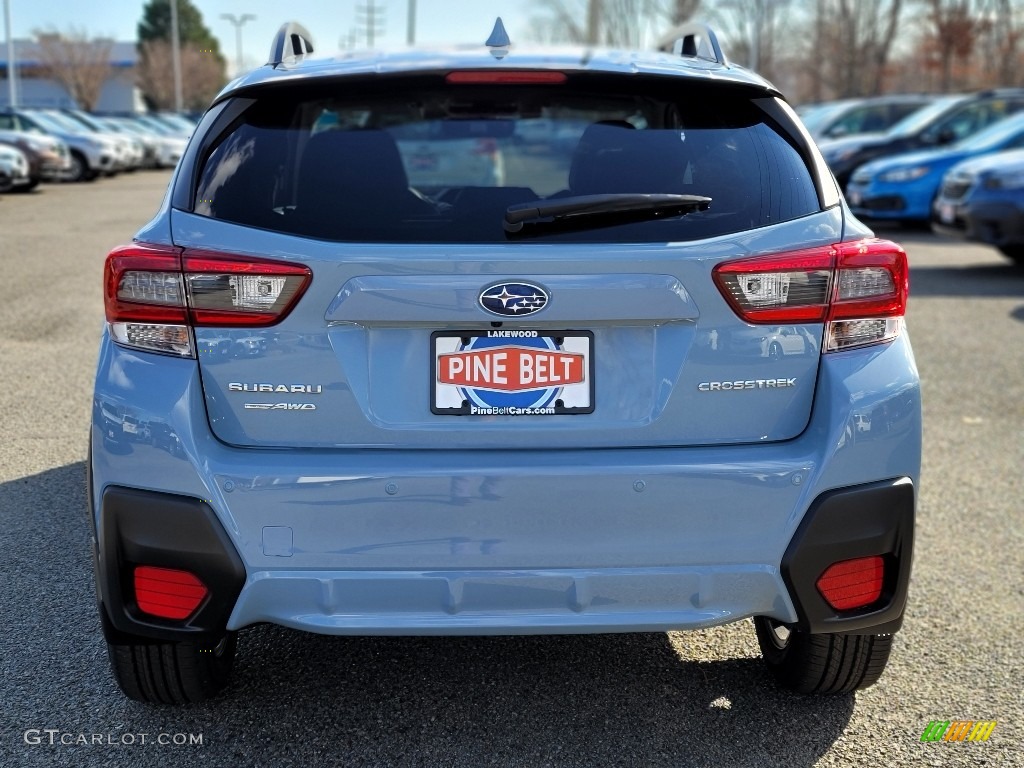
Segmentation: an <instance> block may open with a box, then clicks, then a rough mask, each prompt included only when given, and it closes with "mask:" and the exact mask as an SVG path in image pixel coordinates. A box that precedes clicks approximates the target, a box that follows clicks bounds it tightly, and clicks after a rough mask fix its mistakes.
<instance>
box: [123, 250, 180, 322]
mask: <svg viewBox="0 0 1024 768" xmlns="http://www.w3.org/2000/svg"><path fill="white" fill-rule="evenodd" d="M103 284H104V288H105V292H104V308H105V309H106V313H107V321H108V322H111V323H113V322H124V321H128V320H139V321H142V322H151V323H185V322H187V320H188V318H187V317H186V309H185V288H184V284H183V283H182V277H181V249H180V248H175V247H174V246H162V245H122V246H121V247H120V248H115V249H114V250H113V251H111V252H110V255H109V256H107V262H106V264H105V265H104V268H103Z"/></svg>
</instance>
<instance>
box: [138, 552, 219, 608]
mask: <svg viewBox="0 0 1024 768" xmlns="http://www.w3.org/2000/svg"><path fill="white" fill-rule="evenodd" d="M133 581H134V586H135V602H136V604H137V605H138V606H139V610H140V611H142V612H143V613H148V614H149V615H150V616H159V617H160V618H162V619H187V618H188V617H189V616H191V615H192V614H193V613H194V612H195V610H196V608H198V607H199V604H200V603H202V602H203V600H205V599H206V595H207V594H209V591H208V590H207V589H206V585H205V584H203V582H201V581H200V580H199V579H198V578H197V577H196V576H195V575H194V574H192V573H189V572H188V571H180V570H178V569H176V568H154V567H153V566H150V565H140V566H139V567H137V568H136V569H135V574H134V579H133Z"/></svg>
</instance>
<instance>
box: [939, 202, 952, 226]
mask: <svg viewBox="0 0 1024 768" xmlns="http://www.w3.org/2000/svg"><path fill="white" fill-rule="evenodd" d="M939 221H941V222H942V223H943V224H952V223H953V222H954V221H956V212H955V211H954V210H953V206H952V205H950V204H949V203H940V204H939Z"/></svg>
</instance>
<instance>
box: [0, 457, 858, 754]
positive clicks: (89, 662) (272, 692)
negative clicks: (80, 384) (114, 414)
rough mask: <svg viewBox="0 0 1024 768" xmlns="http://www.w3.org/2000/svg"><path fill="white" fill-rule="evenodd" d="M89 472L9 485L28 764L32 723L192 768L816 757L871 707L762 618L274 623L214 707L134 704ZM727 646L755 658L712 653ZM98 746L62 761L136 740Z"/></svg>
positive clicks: (70, 471)
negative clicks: (820, 687)
mask: <svg viewBox="0 0 1024 768" xmlns="http://www.w3.org/2000/svg"><path fill="white" fill-rule="evenodd" d="M84 475H85V471H84V465H83V463H82V462H78V463H75V464H71V465H68V466H64V467H60V468H57V469H52V470H48V471H46V472H43V473H40V474H38V475H34V476H31V477H25V478H20V479H16V480H11V481H9V482H6V483H2V484H0V514H2V517H3V519H4V522H5V523H6V527H7V531H8V532H9V536H8V542H7V564H8V566H9V567H8V571H7V578H6V579H5V580H4V581H5V583H4V584H3V587H2V594H3V597H4V602H5V603H6V604H7V605H18V606H22V607H23V609H19V615H24V616H28V617H29V618H28V620H27V621H20V622H19V621H17V620H16V621H15V623H14V624H13V627H12V628H10V629H9V631H8V632H7V633H5V634H4V636H3V638H2V640H0V657H2V658H3V659H4V662H5V675H4V683H3V684H4V688H6V689H7V690H6V691H5V692H4V694H3V695H4V699H5V701H6V702H7V704H6V705H5V706H6V708H7V713H8V721H9V722H10V723H13V724H14V725H13V729H12V730H14V731H16V732H17V748H18V749H20V750H21V751H22V754H21V758H22V759H21V760H20V762H18V764H19V765H26V766H27V765H36V764H38V765H52V764H56V762H55V754H56V753H55V752H54V751H53V750H60V749H61V747H60V745H57V746H48V747H47V746H45V745H44V746H28V745H27V742H26V743H25V744H23V743H22V741H23V739H22V731H24V730H27V729H32V728H36V729H42V728H51V729H60V730H61V732H66V733H71V734H78V733H85V734H104V735H106V736H107V737H109V736H111V735H112V736H113V737H114V738H115V739H117V738H121V734H126V733H128V734H151V735H154V736H155V734H166V733H171V734H190V736H191V735H194V734H201V738H202V748H201V754H200V753H199V752H194V753H192V754H191V755H189V754H188V750H189V749H190V748H189V747H186V746H181V747H164V748H163V749H164V750H166V749H173V753H167V752H164V753H160V752H157V755H160V756H162V757H172V755H173V762H174V764H176V765H186V764H187V765H191V764H193V761H196V762H198V761H199V760H200V758H201V760H202V762H203V763H204V764H211V765H213V764H216V765H255V764H267V765H271V764H275V765H276V764H281V765H284V764H294V765H324V764H338V765H346V766H351V765H399V764H401V765H431V766H434V765H471V766H478V765H483V764H497V765H538V766H539V765H636V766H657V765H665V766H726V765H727V766H765V765H786V766H809V765H813V764H814V763H815V762H816V761H817V760H818V759H819V758H820V757H821V756H822V755H823V754H824V753H825V752H827V751H828V750H829V749H830V747H831V746H832V745H833V743H834V742H836V741H837V740H838V739H839V738H840V736H841V735H842V734H843V732H844V729H845V728H846V727H847V724H848V723H849V721H850V719H851V717H852V715H853V710H854V703H855V698H854V696H853V695H846V696H838V697H830V698H812V697H801V696H796V695H793V694H790V693H787V692H785V691H782V690H780V689H778V688H776V687H775V686H774V684H773V683H772V681H771V679H770V677H769V676H768V674H767V673H766V671H765V670H764V668H763V665H762V663H761V661H760V659H759V658H756V655H755V654H756V645H755V644H754V643H753V642H752V637H753V629H752V627H751V626H750V624H749V622H744V623H741V624H738V625H732V626H729V627H724V628H718V629H712V630H705V631H701V632H687V633H672V634H665V633H658V634H654V633H651V634H619V635H581V636H517V637H436V638H434V637H428V638H425V637H411V638H409V637H375V638H347V637H328V636H320V635H312V634H307V633H303V632H297V631H293V630H289V629H285V628H281V627H276V626H269V625H265V626H258V627H253V628H250V629H247V630H244V631H243V632H242V633H241V634H240V639H239V651H238V657H237V659H236V666H235V676H234V681H233V683H232V684H231V686H230V687H229V688H228V689H227V690H225V691H224V692H223V693H222V694H221V695H220V696H218V697H217V698H215V699H213V700H212V701H209V702H205V703H203V704H199V705H193V706H188V707H182V708H170V707H156V706H148V705H143V704H139V703H137V702H133V701H129V700H127V699H125V698H124V697H123V696H122V695H121V693H120V692H119V691H118V690H117V688H116V686H115V685H114V683H113V681H112V678H111V676H110V672H109V669H108V666H107V660H106V651H105V646H104V643H103V641H102V638H101V635H100V629H99V622H98V620H97V618H96V613H95V607H94V606H95V603H94V592H93V581H92V573H91V562H90V553H89V526H88V523H87V516H86V513H85V506H86V505H85V482H84V479H85V478H84ZM723 648H729V649H731V650H730V653H732V654H733V655H734V656H738V658H731V659H728V660H714V661H708V660H705V659H707V658H708V657H709V656H711V655H718V656H720V655H721V653H722V649H723ZM709 649H711V653H709ZM136 747H138V745H136ZM66 749H68V750H71V749H79V748H77V747H67V748H66ZM81 749H84V750H86V751H87V752H88V754H86V751H83V752H80V753H79V754H80V757H81V760H83V761H85V762H77V763H75V760H76V758H75V757H74V754H73V753H71V752H64V753H61V759H72V762H73V763H75V764H86V762H91V761H93V760H95V761H96V762H97V763H99V762H103V760H105V759H106V757H107V756H108V753H107V752H106V751H105V750H118V749H119V750H122V752H123V751H124V749H125V747H123V746H121V745H116V746H90V747H84V748H81ZM145 749H153V750H159V749H161V748H159V747H156V746H147V747H145ZM47 750H49V751H47ZM61 764H64V763H61Z"/></svg>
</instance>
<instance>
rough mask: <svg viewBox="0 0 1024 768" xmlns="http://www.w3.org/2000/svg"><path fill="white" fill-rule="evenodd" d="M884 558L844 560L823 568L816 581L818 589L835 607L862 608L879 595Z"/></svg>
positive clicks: (844, 608) (883, 574) (874, 600)
mask: <svg viewBox="0 0 1024 768" xmlns="http://www.w3.org/2000/svg"><path fill="white" fill-rule="evenodd" d="M884 576H885V562H884V561H883V560H882V558H881V557H877V556H875V557H858V558H857V559H855V560H843V561H842V562H839V563H834V564H833V565H830V566H829V567H828V568H826V569H825V572H824V573H823V574H821V576H820V578H819V579H818V582H817V587H818V591H819V592H820V593H821V596H822V597H824V598H825V600H826V601H827V602H828V604H829V605H831V606H832V607H833V608H835V609H836V610H837V611H848V610H851V609H853V608H863V607H864V606H866V605H871V604H872V603H874V602H877V600H878V598H879V597H881V596H882V582H883V578H884Z"/></svg>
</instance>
